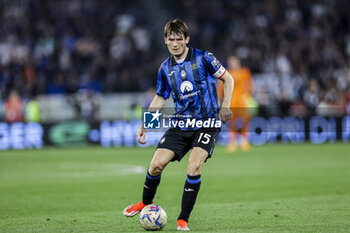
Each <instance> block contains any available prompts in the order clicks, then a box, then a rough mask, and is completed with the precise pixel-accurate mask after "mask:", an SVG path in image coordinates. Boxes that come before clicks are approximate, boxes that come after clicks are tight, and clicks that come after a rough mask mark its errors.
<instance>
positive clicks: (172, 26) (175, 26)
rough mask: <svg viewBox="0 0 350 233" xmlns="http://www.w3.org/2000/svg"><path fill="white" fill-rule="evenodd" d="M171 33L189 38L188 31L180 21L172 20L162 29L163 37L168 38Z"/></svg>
mask: <svg viewBox="0 0 350 233" xmlns="http://www.w3.org/2000/svg"><path fill="white" fill-rule="evenodd" d="M172 32H174V33H176V34H180V35H184V36H185V38H187V37H188V36H189V31H188V27H187V25H186V23H185V22H184V21H182V20H181V19H174V20H171V21H169V22H168V23H167V24H166V25H165V27H164V36H165V37H168V35H170V34H171V33H172Z"/></svg>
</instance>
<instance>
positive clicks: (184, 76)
mask: <svg viewBox="0 0 350 233" xmlns="http://www.w3.org/2000/svg"><path fill="white" fill-rule="evenodd" d="M180 74H181V78H182V79H185V78H186V76H187V75H186V71H185V70H181V72H180Z"/></svg>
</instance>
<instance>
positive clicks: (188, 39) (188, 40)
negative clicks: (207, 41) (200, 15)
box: [185, 36, 190, 44]
mask: <svg viewBox="0 0 350 233" xmlns="http://www.w3.org/2000/svg"><path fill="white" fill-rule="evenodd" d="M185 41H186V44H188V42H190V36H188V37H186V40H185Z"/></svg>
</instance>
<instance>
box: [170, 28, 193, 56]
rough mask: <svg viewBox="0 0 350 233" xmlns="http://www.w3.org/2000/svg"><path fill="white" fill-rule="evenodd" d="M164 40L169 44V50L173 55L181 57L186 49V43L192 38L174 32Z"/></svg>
mask: <svg viewBox="0 0 350 233" xmlns="http://www.w3.org/2000/svg"><path fill="white" fill-rule="evenodd" d="M164 40H165V44H166V45H167V46H168V50H169V52H170V53H171V54H172V55H173V56H175V57H179V58H181V57H182V55H184V53H185V51H186V44H187V43H188V42H189V40H190V38H189V37H187V38H185V36H184V35H181V34H176V33H174V32H172V33H170V35H168V36H167V37H165V38H164Z"/></svg>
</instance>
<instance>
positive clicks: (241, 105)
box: [218, 56, 253, 152]
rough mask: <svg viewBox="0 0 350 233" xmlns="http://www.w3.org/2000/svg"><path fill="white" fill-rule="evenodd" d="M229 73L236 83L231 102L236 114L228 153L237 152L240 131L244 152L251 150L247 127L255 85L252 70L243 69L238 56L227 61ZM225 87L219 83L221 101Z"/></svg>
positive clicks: (230, 125)
mask: <svg viewBox="0 0 350 233" xmlns="http://www.w3.org/2000/svg"><path fill="white" fill-rule="evenodd" d="M227 63H228V72H229V73H230V74H231V75H232V77H233V79H234V83H235V91H234V92H233V96H232V100H231V110H232V111H233V112H234V114H233V118H232V120H231V121H229V122H228V125H229V127H230V129H231V131H232V134H230V137H229V144H228V145H227V151H228V152H235V151H236V150H237V143H236V142H237V141H238V140H237V139H238V132H237V131H238V130H239V131H240V136H241V138H240V147H241V149H242V151H248V150H249V149H250V143H249V141H248V135H247V127H248V124H249V121H250V117H251V114H250V111H249V107H251V106H250V105H251V104H250V103H249V102H250V101H252V92H253V83H252V75H251V73H250V70H249V69H248V68H246V67H242V65H241V61H240V59H239V58H238V57H236V56H229V57H228V59H227ZM223 91H224V87H223V85H222V82H218V95H219V99H220V98H222V97H223V96H224V94H223Z"/></svg>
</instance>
